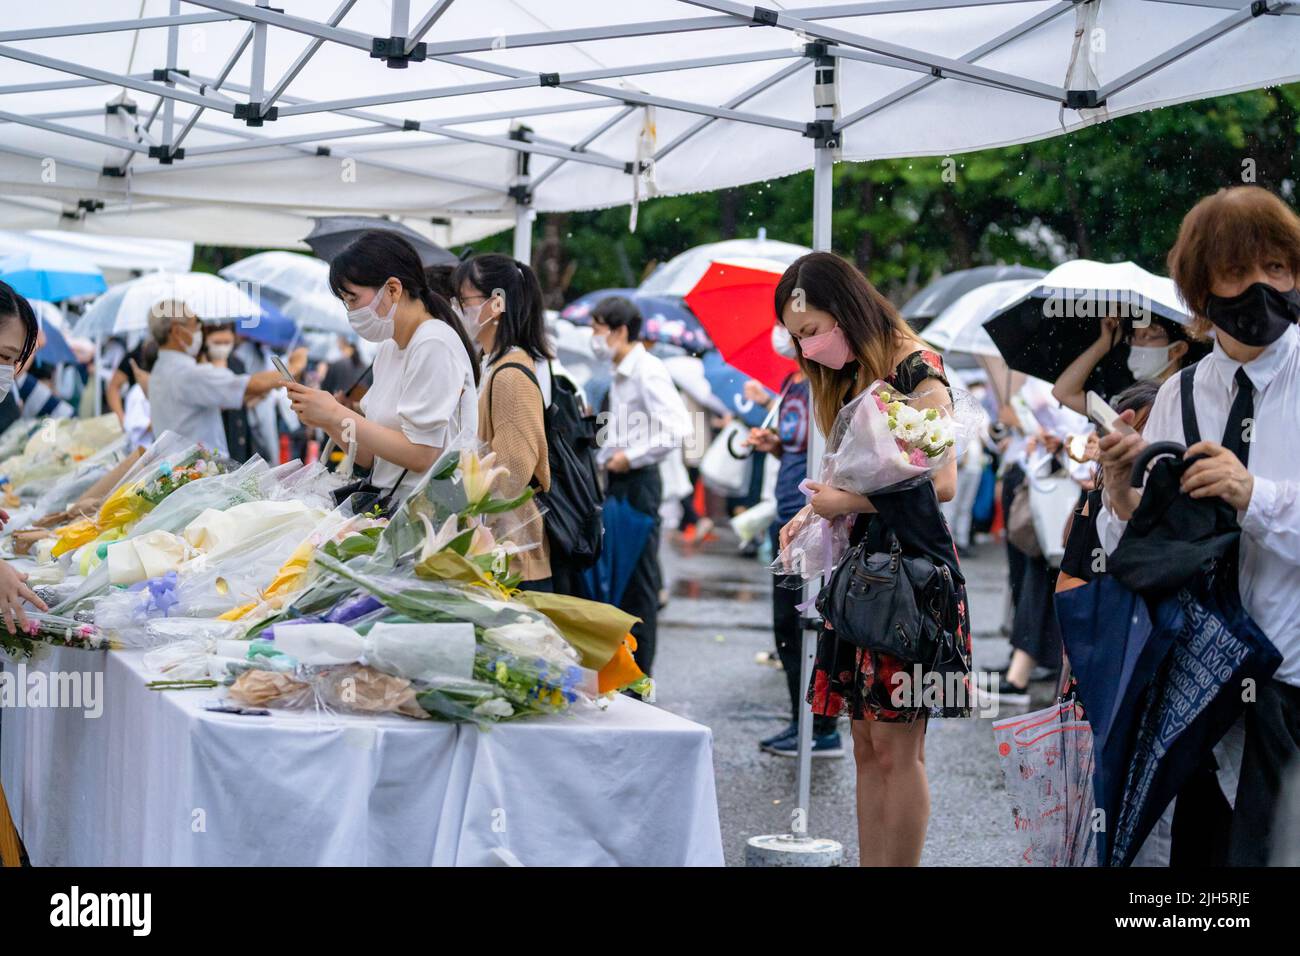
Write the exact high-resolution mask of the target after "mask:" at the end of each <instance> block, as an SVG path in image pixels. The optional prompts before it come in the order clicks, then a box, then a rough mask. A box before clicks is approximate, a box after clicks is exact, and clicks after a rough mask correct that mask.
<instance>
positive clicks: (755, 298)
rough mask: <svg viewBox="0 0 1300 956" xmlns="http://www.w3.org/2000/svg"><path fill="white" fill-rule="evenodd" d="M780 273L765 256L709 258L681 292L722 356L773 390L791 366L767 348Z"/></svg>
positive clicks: (778, 386) (773, 319)
mask: <svg viewBox="0 0 1300 956" xmlns="http://www.w3.org/2000/svg"><path fill="white" fill-rule="evenodd" d="M784 271H785V266H784V265H783V264H782V263H780V262H777V261H774V260H768V259H726V260H721V261H715V262H712V263H710V264H709V267H708V269H706V270H705V272H704V275H703V276H701V277H700V280H699V281H698V282H696V283H695V286H694V287H693V288H692V289H691V291H690V292H688V293H687V294H686V304H687V305H688V306H689V307H690V310H691V311H692V312H693V313H695V315H696V317H697V318H698V319H699V320H700V323H701V324H702V325H703V326H704V330H705V331H706V332H708V334H709V338H710V339H712V341H713V344H714V346H715V347H716V348H717V350H718V351H719V352H720V353H721V354H722V357H723V359H725V360H726V362H727V363H728V364H729V365H732V366H734V367H735V368H738V369H740V370H741V371H742V372H744V373H745V374H746V375H748V376H749V377H750V378H754V379H757V380H758V381H760V382H762V383H763V384H764V385H766V386H767V387H768V388H770V389H772V390H774V391H775V390H778V389H780V388H781V384H782V382H784V381H785V379H786V377H787V376H788V375H789V374H790V373H791V372H793V371H794V370H795V368H796V366H795V363H794V362H793V361H792V360H791V359H788V358H785V357H784V356H781V355H777V354H776V352H775V351H774V350H773V349H772V325H773V323H775V322H776V320H777V316H776V313H775V312H774V311H773V298H774V294H775V292H776V284H777V282H778V281H780V278H781V274H782V273H783V272H784Z"/></svg>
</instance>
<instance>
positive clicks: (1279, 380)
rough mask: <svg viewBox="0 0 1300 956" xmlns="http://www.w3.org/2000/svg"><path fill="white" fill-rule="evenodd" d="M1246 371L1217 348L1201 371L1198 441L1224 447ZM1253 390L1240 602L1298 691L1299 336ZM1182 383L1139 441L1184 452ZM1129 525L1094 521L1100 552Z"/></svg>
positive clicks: (1260, 366)
mask: <svg viewBox="0 0 1300 956" xmlns="http://www.w3.org/2000/svg"><path fill="white" fill-rule="evenodd" d="M1241 367H1242V363H1240V362H1236V361H1234V360H1233V359H1231V358H1229V357H1228V355H1227V353H1226V352H1224V351H1223V348H1222V347H1221V346H1220V345H1219V344H1218V343H1217V342H1216V343H1215V345H1214V351H1213V352H1211V353H1210V354H1209V355H1208V356H1206V357H1205V358H1204V359H1202V360H1201V362H1200V363H1199V364H1198V365H1197V366H1196V373H1195V379H1194V382H1195V386H1194V388H1195V392H1194V394H1195V400H1196V423H1197V426H1198V427H1199V428H1200V431H1201V438H1202V439H1205V440H1207V441H1216V442H1217V441H1220V440H1221V439H1222V438H1223V431H1224V429H1225V428H1226V427H1227V424H1228V411H1229V409H1230V408H1231V407H1232V402H1233V399H1235V398H1236V395H1237V386H1236V383H1235V381H1234V378H1233V377H1234V376H1235V375H1236V374H1237V369H1239V368H1241ZM1245 369H1246V374H1247V375H1249V376H1250V380H1251V382H1253V383H1254V386H1255V419H1254V436H1253V438H1254V440H1253V441H1252V442H1251V443H1250V462H1249V465H1248V466H1247V467H1248V470H1249V471H1250V473H1251V474H1252V475H1253V476H1254V478H1255V487H1254V490H1253V491H1252V493H1251V496H1250V503H1249V504H1248V505H1247V506H1246V511H1245V512H1244V513H1238V515H1237V518H1238V520H1239V521H1240V522H1241V530H1242V536H1241V565H1240V568H1241V575H1240V578H1241V585H1240V586H1241V601H1242V604H1243V605H1244V606H1245V608H1246V611H1247V613H1249V614H1250V616H1251V617H1252V618H1253V619H1254V621H1255V623H1256V624H1258V625H1259V627H1260V628H1261V629H1262V630H1263V631H1264V633H1265V634H1266V635H1268V638H1269V640H1271V641H1272V642H1273V643H1274V644H1275V645H1277V649H1278V650H1279V651H1281V652H1282V665H1281V666H1280V667H1279V668H1278V669H1277V673H1276V674H1274V675H1273V676H1274V677H1275V678H1276V679H1277V680H1280V681H1284V682H1285V683H1287V684H1291V685H1292V686H1297V687H1300V439H1297V437H1296V425H1297V424H1298V423H1300V329H1297V328H1296V327H1295V326H1292V327H1291V328H1289V329H1287V330H1286V332H1285V333H1283V335H1282V337H1281V338H1280V339H1278V340H1277V341H1276V342H1274V343H1273V344H1272V345H1270V346H1269V347H1268V348H1266V349H1265V350H1264V351H1263V352H1262V353H1261V354H1260V355H1259V356H1258V357H1257V358H1256V359H1255V360H1254V361H1253V362H1249V363H1247V364H1246V365H1245ZM1179 379H1180V376H1178V375H1173V376H1170V378H1169V379H1168V380H1167V381H1166V382H1165V383H1164V385H1162V386H1161V387H1160V392H1159V394H1158V395H1157V396H1156V401H1155V404H1154V405H1153V406H1152V408H1151V414H1150V417H1149V418H1148V419H1147V424H1146V427H1145V428H1144V429H1143V430H1142V437H1143V438H1144V439H1145V440H1146V441H1147V442H1148V443H1150V442H1158V441H1176V442H1179V443H1180V444H1185V443H1186V439H1185V437H1184V435H1183V417H1182V405H1181V401H1180V392H1179V385H1178V383H1179ZM1125 524H1126V523H1125V522H1122V521H1120V520H1119V519H1118V518H1117V517H1116V516H1115V515H1114V514H1113V513H1112V512H1111V511H1110V509H1109V507H1104V508H1103V509H1102V510H1101V512H1100V513H1099V515H1098V516H1097V532H1098V535H1099V536H1100V538H1101V544H1102V547H1104V548H1105V549H1106V551H1107V552H1110V551H1114V550H1115V547H1116V545H1118V544H1119V539H1120V536H1121V535H1122V534H1123V533H1124V528H1125Z"/></svg>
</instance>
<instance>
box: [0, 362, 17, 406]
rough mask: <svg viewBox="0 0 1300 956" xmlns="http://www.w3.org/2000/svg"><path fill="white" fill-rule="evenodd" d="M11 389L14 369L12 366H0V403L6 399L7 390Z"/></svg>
mask: <svg viewBox="0 0 1300 956" xmlns="http://www.w3.org/2000/svg"><path fill="white" fill-rule="evenodd" d="M13 387H14V367H13V366H12V365H0V402H2V401H4V400H5V398H7V397H8V395H9V389H11V388H13Z"/></svg>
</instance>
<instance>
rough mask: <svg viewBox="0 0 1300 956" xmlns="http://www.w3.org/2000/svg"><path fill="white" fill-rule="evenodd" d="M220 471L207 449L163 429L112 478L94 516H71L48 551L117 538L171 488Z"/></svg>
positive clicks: (220, 465) (64, 550)
mask: <svg viewBox="0 0 1300 956" xmlns="http://www.w3.org/2000/svg"><path fill="white" fill-rule="evenodd" d="M224 471H226V465H225V463H224V462H223V461H222V460H220V459H219V458H218V457H217V456H216V455H215V454H214V453H213V452H212V451H211V450H210V449H206V448H204V447H203V446H202V445H198V444H195V443H194V442H191V441H189V440H188V439H185V438H182V437H181V436H180V435H177V434H176V433H174V432H164V433H163V434H162V435H160V436H159V437H158V440H157V441H155V442H154V443H153V445H151V446H150V448H149V450H148V451H147V452H145V454H144V455H143V456H141V458H140V460H139V461H137V462H136V463H135V465H133V466H132V467H131V468H130V470H128V471H127V473H126V475H125V476H124V477H123V478H122V480H121V481H120V482H118V484H117V487H115V488H114V489H113V491H112V492H111V493H110V494H109V496H108V497H107V498H106V499H105V501H104V503H103V505H102V506H101V507H100V509H99V513H98V514H97V515H96V516H95V517H94V518H84V519H81V520H79V521H74V522H72V523H71V524H69V525H67V526H65V527H64V528H63V529H62V530H61V531H60V532H59V535H58V540H57V541H56V543H55V545H54V549H53V555H54V556H55V557H58V556H59V555H61V554H64V553H67V552H69V551H74V550H76V549H79V548H82V547H84V546H85V545H87V544H90V543H92V542H96V541H99V540H101V539H105V538H114V539H115V538H117V537H121V535H122V533H123V532H124V530H125V529H126V528H127V527H128V526H130V525H132V524H134V523H135V522H137V521H139V520H140V519H141V518H143V517H144V516H145V515H146V514H148V513H149V512H150V511H152V510H153V509H154V508H155V507H157V505H158V504H159V503H160V502H161V501H162V500H163V499H164V498H166V497H167V496H168V495H169V494H171V493H172V492H173V491H175V490H176V489H178V488H180V487H181V486H183V485H185V484H188V483H189V482H190V481H194V480H197V479H199V478H203V477H205V476H209V475H215V474H220V473H222V472H224Z"/></svg>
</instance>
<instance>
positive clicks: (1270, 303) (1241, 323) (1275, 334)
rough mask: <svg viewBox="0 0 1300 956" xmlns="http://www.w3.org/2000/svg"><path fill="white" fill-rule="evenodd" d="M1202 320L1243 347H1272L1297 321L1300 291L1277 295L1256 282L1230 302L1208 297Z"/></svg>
mask: <svg viewBox="0 0 1300 956" xmlns="http://www.w3.org/2000/svg"><path fill="white" fill-rule="evenodd" d="M1205 317H1206V318H1207V319H1209V320H1210V321H1211V322H1213V323H1214V324H1215V325H1216V326H1217V327H1218V328H1220V329H1222V330H1223V331H1224V332H1226V333H1228V334H1229V335H1231V336H1232V337H1233V338H1234V339H1236V340H1237V341H1238V342H1240V343H1241V344H1242V345H1255V346H1261V345H1272V344H1273V343H1274V342H1276V341H1277V340H1278V339H1280V338H1281V337H1282V333H1284V332H1285V331H1286V330H1287V327H1288V326H1291V325H1294V324H1295V323H1296V321H1297V320H1300V290H1297V289H1292V290H1291V291H1290V292H1279V291H1278V290H1277V289H1275V288H1273V286H1271V285H1269V284H1268V283H1267V282H1256V283H1254V284H1253V285H1251V286H1250V287H1249V288H1247V289H1246V291H1245V292H1243V293H1241V295H1234V296H1232V297H1231V298H1227V299H1225V298H1223V297H1221V296H1217V295H1211V296H1210V297H1209V299H1208V300H1207V301H1206V303H1205Z"/></svg>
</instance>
